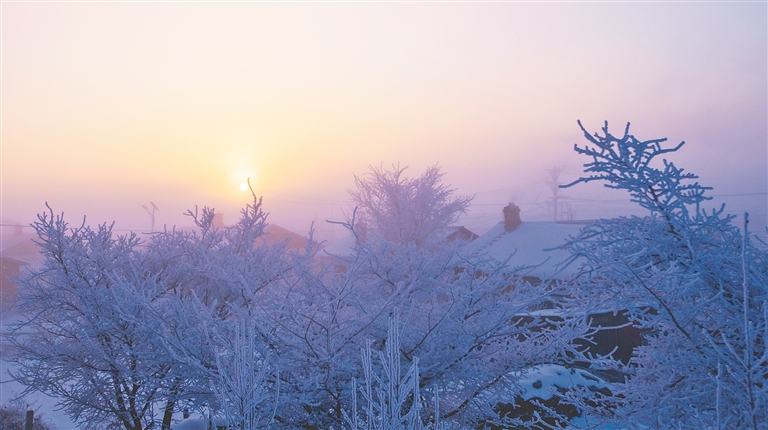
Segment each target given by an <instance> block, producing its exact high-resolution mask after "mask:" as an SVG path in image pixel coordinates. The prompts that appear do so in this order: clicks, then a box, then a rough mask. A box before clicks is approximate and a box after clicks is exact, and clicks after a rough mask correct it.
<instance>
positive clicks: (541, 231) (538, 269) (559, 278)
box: [464, 203, 642, 363]
mask: <svg viewBox="0 0 768 430" xmlns="http://www.w3.org/2000/svg"><path fill="white" fill-rule="evenodd" d="M502 215H503V219H502V221H501V222H499V224H497V225H495V226H493V227H492V228H491V229H490V230H489V231H488V232H486V233H485V234H483V235H482V236H480V237H479V238H477V239H476V240H474V241H473V242H471V243H469V244H468V245H467V246H466V248H465V249H464V250H465V252H469V253H474V254H475V255H480V254H485V255H487V256H489V257H491V258H493V259H495V260H498V261H505V260H507V259H509V264H510V266H512V267H516V268H520V269H521V275H522V276H521V278H522V281H524V282H529V283H531V284H533V285H544V286H545V285H547V284H549V283H557V282H563V281H567V280H568V279H570V278H572V277H573V276H574V275H576V274H577V273H578V270H579V267H580V265H581V263H582V261H581V260H579V259H576V258H574V257H573V256H572V255H571V254H570V252H569V251H568V250H567V249H565V248H564V246H563V245H565V243H566V240H568V239H569V238H571V237H576V236H578V234H579V232H580V230H581V229H582V228H583V227H584V226H586V225H588V224H589V223H590V222H591V221H534V222H530V221H526V222H523V220H522V219H521V217H520V208H519V207H518V206H517V205H515V204H514V203H509V204H508V205H507V206H505V207H504V208H503V209H502ZM557 307H558V306H557V305H556V304H555V303H543V304H541V306H539V307H537V308H536V309H530V311H531V313H530V314H529V315H520V318H530V317H532V316H533V315H536V314H538V315H543V314H546V315H547V318H550V319H557V318H559V317H558V312H559V310H558V309H557ZM588 318H589V320H590V324H591V325H592V327H596V328H597V327H599V328H601V330H600V331H598V332H597V333H595V335H594V336H593V337H592V343H589V344H587V343H586V342H585V343H583V345H582V346H583V347H584V348H585V349H586V350H587V351H588V352H589V353H592V354H600V355H606V354H610V353H611V352H612V351H614V349H615V351H614V353H613V356H614V357H615V358H617V359H620V360H622V361H624V362H625V363H626V362H628V361H629V359H630V357H631V356H632V353H633V351H634V348H635V347H637V346H639V345H641V344H642V331H641V330H640V329H638V328H637V327H633V326H632V325H631V324H629V318H628V316H627V314H626V312H625V311H624V310H618V309H617V310H605V311H603V312H599V313H593V314H589V315H588Z"/></svg>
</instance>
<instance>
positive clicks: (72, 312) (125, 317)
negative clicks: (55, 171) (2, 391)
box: [10, 211, 181, 430]
mask: <svg viewBox="0 0 768 430" xmlns="http://www.w3.org/2000/svg"><path fill="white" fill-rule="evenodd" d="M34 228H35V230H36V231H37V234H38V238H39V239H38V244H39V245H40V247H41V250H42V253H43V256H44V257H45V258H44V261H43V267H42V268H41V269H39V270H37V271H34V272H33V273H31V274H30V276H28V277H26V278H23V279H22V280H21V288H20V291H21V293H20V295H19V302H18V306H19V311H20V313H21V315H23V321H22V323H21V324H20V325H19V326H17V327H16V330H17V333H18V335H16V336H13V337H11V338H10V342H11V344H12V346H13V350H12V351H13V356H12V357H13V361H14V362H15V363H16V364H17V366H18V370H17V371H15V372H14V373H13V374H12V376H13V377H14V379H16V380H17V381H19V382H21V383H22V384H24V385H26V386H27V387H28V391H41V392H43V393H46V394H49V395H51V396H54V397H56V398H57V399H58V400H59V406H61V407H62V408H63V409H64V410H65V411H66V412H67V413H68V414H69V415H70V417H71V418H72V419H73V420H74V421H76V422H78V423H81V424H82V425H85V426H86V428H104V427H105V426H106V425H107V424H109V423H119V425H120V426H121V427H124V428H125V429H126V430H142V429H144V428H147V427H151V426H152V425H154V424H155V417H154V407H155V405H156V404H160V403H162V402H163V401H165V400H166V399H167V398H168V395H169V391H168V390H169V389H171V390H172V389H173V388H172V387H173V386H174V383H173V382H172V381H174V380H175V379H176V378H177V377H180V376H181V375H179V374H177V373H176V370H177V368H176V366H174V363H173V360H172V359H169V358H168V357H167V355H166V354H164V348H163V345H162V342H161V339H159V338H158V337H157V336H156V335H155V334H156V331H155V330H154V329H153V328H154V327H156V326H157V325H158V322H159V321H158V320H156V319H155V315H154V314H153V313H151V312H148V311H147V309H145V308H144V307H143V306H142V303H144V302H152V301H155V300H157V299H159V298H161V297H162V296H163V293H164V291H163V288H162V286H160V285H159V284H158V283H157V282H156V279H155V278H154V277H153V276H147V274H146V273H145V271H144V267H143V264H142V253H141V251H139V249H138V248H139V239H138V237H137V236H136V235H134V234H129V235H125V236H117V237H115V236H113V234H112V228H111V226H109V225H106V224H102V225H99V226H98V227H97V228H95V229H92V228H90V227H88V226H85V225H81V226H80V227H76V228H72V229H70V228H69V226H68V224H67V223H66V221H65V220H64V219H63V216H56V215H54V214H53V211H49V213H43V214H41V215H40V216H39V217H38V221H37V222H36V223H35V224H34ZM137 298H139V300H137ZM169 412H170V411H169ZM165 418H166V421H165V425H166V428H167V427H168V425H170V414H167V415H166V417H165Z"/></svg>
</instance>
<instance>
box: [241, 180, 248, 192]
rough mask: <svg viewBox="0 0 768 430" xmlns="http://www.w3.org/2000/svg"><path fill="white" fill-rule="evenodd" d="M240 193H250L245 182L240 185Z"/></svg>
mask: <svg viewBox="0 0 768 430" xmlns="http://www.w3.org/2000/svg"><path fill="white" fill-rule="evenodd" d="M240 191H248V184H247V183H245V182H243V183H242V184H240Z"/></svg>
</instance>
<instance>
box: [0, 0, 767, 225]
mask: <svg viewBox="0 0 768 430" xmlns="http://www.w3.org/2000/svg"><path fill="white" fill-rule="evenodd" d="M766 16H768V15H767V14H766V5H765V4H764V3H736V4H732V3H715V4H712V3H576V4H568V3H507V4H494V3H491V4H401V3H394V4H306V3H299V4H261V3H258V4H252V3H234V4H233V3H230V4H206V3H202V4H201V3H191V4H185V3H162V4H154V3H136V4H132V3H118V4H106V3H11V4H4V5H3V16H2V21H3V22H2V24H3V39H2V45H3V46H2V48H3V57H2V67H3V81H2V89H3V93H2V108H3V109H2V208H1V211H2V220H1V221H2V225H3V230H2V232H3V237H7V236H8V235H10V234H13V230H14V227H13V225H15V224H21V225H28V224H29V223H30V222H32V221H33V220H34V217H35V214H37V213H39V212H41V211H44V210H46V208H45V203H46V202H48V203H49V204H50V206H51V207H52V208H53V211H54V212H56V213H60V212H64V213H65V214H66V217H67V219H69V220H70V222H71V223H73V224H79V223H80V222H82V219H83V216H87V222H88V223H99V222H111V221H115V222H116V224H115V228H116V229H117V230H118V231H128V230H135V231H149V230H150V228H151V220H150V216H149V214H148V213H147V212H146V211H145V209H144V208H143V207H142V206H144V205H146V206H149V205H150V202H153V203H155V204H156V205H157V207H158V208H159V211H156V213H155V229H159V228H163V226H172V225H189V224H191V222H190V220H189V219H188V218H186V217H184V216H183V213H184V212H185V211H187V210H188V209H194V207H195V205H199V206H203V205H208V206H212V207H215V208H216V209H217V210H218V211H220V212H223V213H224V220H225V224H226V223H227V221H234V220H235V219H236V218H237V214H238V211H239V208H240V207H242V206H244V205H245V204H246V203H247V202H248V200H249V193H248V192H245V191H241V189H240V184H242V183H243V182H245V181H246V180H247V179H248V178H250V180H251V183H252V185H253V188H254V191H255V192H256V193H257V194H258V195H263V196H264V206H265V209H266V211H268V212H270V217H269V220H270V222H272V223H275V224H278V225H281V226H283V227H286V228H289V229H291V230H294V231H296V232H299V233H305V232H306V231H308V230H309V228H310V225H311V224H312V223H313V222H314V224H315V228H316V229H317V234H318V236H319V237H320V238H323V239H328V240H334V239H336V238H337V237H339V236H340V235H341V234H343V232H341V231H340V228H339V227H338V226H336V227H334V226H333V225H331V224H328V223H326V222H325V220H328V219H330V220H342V219H344V217H345V214H348V213H349V210H350V208H349V203H348V200H349V199H348V194H347V190H348V189H349V188H350V187H352V186H353V185H354V175H364V174H365V172H366V171H367V169H368V166H370V165H374V166H384V167H387V166H391V165H393V164H399V165H401V166H409V170H408V172H409V173H410V174H411V175H414V176H415V175H419V174H420V173H421V172H423V171H424V169H425V168H426V167H427V166H431V165H434V164H439V165H440V166H441V167H442V169H443V172H444V173H445V177H444V181H445V183H448V184H451V185H452V186H453V187H454V188H455V189H456V193H457V194H461V195H473V196H474V203H473V205H472V206H471V208H470V211H469V212H468V213H467V214H466V215H465V216H464V218H463V219H462V220H461V223H462V224H464V225H465V226H467V227H468V228H469V229H471V230H473V231H475V232H477V233H482V232H484V231H485V230H487V229H488V228H490V227H491V226H492V225H493V224H495V223H497V222H498V221H500V219H501V208H502V207H503V206H504V205H505V204H506V203H507V202H510V201H513V202H515V203H516V204H518V205H519V206H520V207H521V208H522V218H523V220H524V221H525V220H550V219H553V217H554V209H553V205H552V191H551V189H550V186H549V183H548V180H549V181H550V182H551V176H550V174H551V173H550V172H551V171H552V169H557V170H558V171H559V172H560V173H559V177H558V182H562V183H567V182H570V181H573V180H575V179H577V178H578V177H579V175H580V173H581V168H582V164H584V163H585V162H588V161H589V160H585V159H580V158H579V157H578V156H577V155H576V154H575V153H574V151H573V145H574V144H582V143H583V142H584V138H583V135H582V133H581V131H580V130H579V128H578V126H577V124H576V121H577V120H581V121H582V123H583V124H584V126H585V127H586V128H587V129H588V130H590V131H591V132H596V131H599V129H600V127H602V125H603V121H606V120H607V121H608V122H609V125H610V128H611V130H612V131H613V132H614V133H615V134H620V133H621V132H622V131H623V128H624V126H625V124H626V123H627V122H631V124H632V125H631V128H630V132H631V133H632V134H634V135H635V136H637V137H638V138H640V139H653V138H659V137H667V138H669V144H670V145H675V144H677V143H678V142H680V141H683V140H684V141H686V142H687V143H686V145H685V146H684V147H683V148H682V149H681V150H680V151H679V152H678V153H676V154H671V155H670V157H669V158H670V160H672V161H674V162H675V163H676V164H677V165H678V166H682V167H684V168H685V169H686V170H687V171H690V172H693V173H696V174H698V175H699V176H700V179H699V181H700V183H702V184H703V185H707V186H712V187H714V190H713V191H712V192H711V195H713V196H715V197H714V200H712V201H711V202H710V207H718V206H719V205H720V204H722V203H726V204H727V212H730V213H733V214H737V215H739V216H741V215H742V214H743V212H745V211H749V212H750V213H751V216H752V220H753V230H758V231H765V226H766V218H767V217H768V215H767V213H766V212H767V210H766V208H767V206H768V204H767V203H766V200H767V199H766V196H767V194H766V192H767V188H768V173H767V172H768V167H767V166H768V156H767V155H766V151H767V150H766V142H767V141H768V134H767V132H766V128H767V121H766V118H767V117H768V110H767V106H768V99H767V96H766V94H767V93H768V88H767V85H766V75H767V74H768V66H767V64H768V60H767V59H766V57H767V55H766V53H767V52H768V46H767V44H766V34H767V31H768V29H767V26H766ZM558 200H559V202H560V203H561V205H562V207H561V208H560V216H564V217H572V218H574V219H593V218H599V217H612V216H619V215H629V214H642V212H641V211H639V210H638V209H637V208H636V207H635V206H633V205H632V204H630V203H629V199H628V196H626V195H625V194H622V193H617V192H612V191H610V190H606V189H605V188H602V187H601V186H599V185H597V184H590V185H579V186H577V187H574V188H570V189H566V190H561V191H560V194H559V198H558ZM24 228H26V232H29V228H27V227H24Z"/></svg>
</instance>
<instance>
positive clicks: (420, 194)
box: [350, 166, 472, 246]
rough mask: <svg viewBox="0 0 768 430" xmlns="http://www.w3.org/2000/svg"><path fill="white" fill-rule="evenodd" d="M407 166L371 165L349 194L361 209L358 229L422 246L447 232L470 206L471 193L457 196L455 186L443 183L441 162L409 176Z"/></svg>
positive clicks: (376, 237)
mask: <svg viewBox="0 0 768 430" xmlns="http://www.w3.org/2000/svg"><path fill="white" fill-rule="evenodd" d="M406 169H407V167H400V166H393V168H392V170H384V169H383V168H377V167H371V168H370V172H368V173H367V174H366V175H364V176H362V177H360V176H355V185H356V189H354V190H350V195H351V197H352V202H353V204H354V205H356V206H357V209H358V210H357V214H358V216H359V218H358V219H357V220H356V221H358V222H359V223H360V225H359V226H358V230H359V233H361V234H363V235H365V238H366V239H372V240H377V241H382V240H383V241H387V242H393V243H399V244H406V243H415V244H417V245H419V246H421V245H423V244H425V243H427V242H428V241H429V240H431V239H434V238H435V235H440V234H441V233H442V234H445V228H446V227H450V226H451V225H453V224H454V223H455V222H456V221H458V218H459V216H460V215H461V214H463V213H464V212H466V210H467V208H468V207H469V203H470V202H471V200H472V199H471V197H465V196H455V195H454V192H455V191H456V190H454V189H452V188H450V186H447V185H444V184H443V183H442V178H443V176H444V174H443V173H442V172H440V168H439V167H438V166H432V167H430V168H428V169H427V170H426V172H424V174H423V175H421V176H419V177H418V178H409V177H407V176H406V175H405V170H406Z"/></svg>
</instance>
